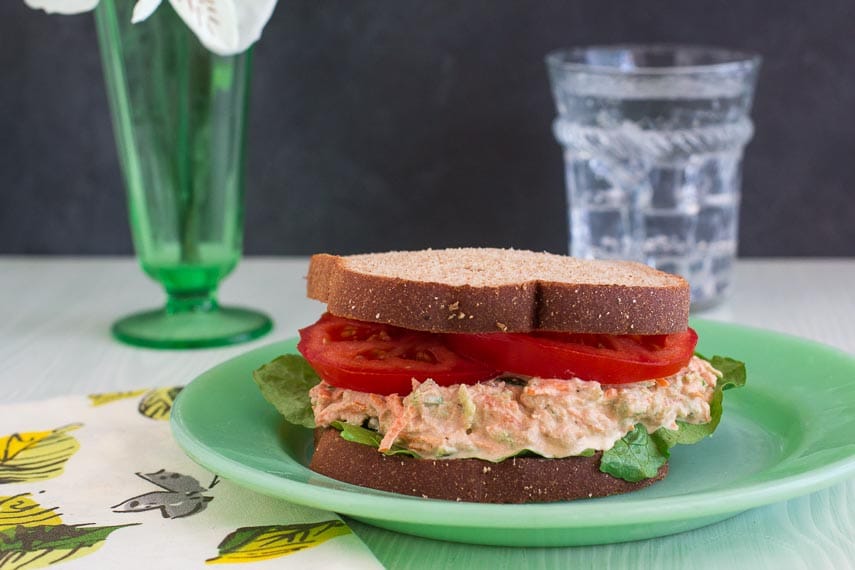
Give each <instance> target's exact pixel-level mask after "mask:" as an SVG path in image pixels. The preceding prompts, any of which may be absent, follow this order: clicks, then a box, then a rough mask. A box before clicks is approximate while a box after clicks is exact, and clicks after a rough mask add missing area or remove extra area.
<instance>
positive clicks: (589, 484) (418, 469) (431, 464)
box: [309, 428, 668, 503]
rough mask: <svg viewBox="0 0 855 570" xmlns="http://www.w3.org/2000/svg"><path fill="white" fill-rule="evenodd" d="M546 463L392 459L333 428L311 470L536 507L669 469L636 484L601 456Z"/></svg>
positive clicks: (442, 495) (319, 433)
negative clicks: (607, 468) (605, 467)
mask: <svg viewBox="0 0 855 570" xmlns="http://www.w3.org/2000/svg"><path fill="white" fill-rule="evenodd" d="M601 455H602V453H596V454H594V455H592V456H590V457H567V458H565V459H544V458H541V457H516V458H511V459H506V460H505V461H502V462H501V463H490V462H488V461H482V460H480V459H453V460H433V459H415V458H412V457H404V456H399V455H396V456H387V455H383V454H382V453H379V452H378V451H377V450H376V449H374V448H372V447H369V446H367V445H363V444H361V443H353V442H349V441H346V440H345V439H343V438H342V437H341V436H340V435H339V432H338V431H337V430H335V429H332V428H326V429H318V430H316V445H315V452H314V454H313V455H312V460H311V462H310V464H309V468H310V469H312V470H313V471H315V472H317V473H321V474H322V475H326V476H327V477H332V478H333V479H338V480H339V481H344V482H346V483H351V484H353V485H359V486H362V487H370V488H372V489H380V490H381V491H390V492H392V493H401V494H404V495H415V496H418V497H425V498H432V499H446V500H449V501H467V502H477V503H536V502H552V501H570V500H573V499H587V498H590V497H605V496H607V495H617V494H620V493H629V492H630V491H636V490H638V489H641V488H644V487H647V486H649V485H651V484H653V483H655V482H656V481H659V480H660V479H662V478H663V477H665V475H666V474H667V473H668V465H667V464H665V465H663V466H662V467H661V468H660V469H659V472H658V474H657V475H656V476H655V477H653V478H651V479H644V480H642V481H639V482H637V483H630V482H629V481H624V480H623V479H618V478H616V477H612V476H611V475H609V474H607V473H603V472H602V471H600V469H599V466H600V457H601Z"/></svg>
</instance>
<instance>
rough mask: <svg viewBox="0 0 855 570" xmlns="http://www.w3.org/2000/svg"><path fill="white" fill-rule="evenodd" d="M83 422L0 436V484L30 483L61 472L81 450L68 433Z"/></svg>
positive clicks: (75, 440) (49, 477)
mask: <svg viewBox="0 0 855 570" xmlns="http://www.w3.org/2000/svg"><path fill="white" fill-rule="evenodd" d="M81 426H82V424H71V425H67V426H63V427H59V428H56V429H54V430H48V431H33V432H22V433H13V434H12V435H7V436H0V485H2V484H3V483H25V482H26V483H32V482H34V481H44V480H46V479H52V478H54V477H57V476H59V475H62V471H63V469H64V468H65V462H66V461H68V459H69V458H70V457H71V456H72V455H74V453H75V452H76V451H77V450H78V449H80V444H79V443H77V439H75V438H74V436H72V435H70V434H69V432H70V431H72V430H75V429H77V428H79V427H81Z"/></svg>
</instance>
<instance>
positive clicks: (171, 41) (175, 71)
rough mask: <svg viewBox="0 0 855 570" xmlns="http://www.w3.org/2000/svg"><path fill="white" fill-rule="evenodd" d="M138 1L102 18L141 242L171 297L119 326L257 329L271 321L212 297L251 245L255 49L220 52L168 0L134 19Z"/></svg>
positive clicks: (108, 8) (140, 340)
mask: <svg viewBox="0 0 855 570" xmlns="http://www.w3.org/2000/svg"><path fill="white" fill-rule="evenodd" d="M133 5H134V2H130V1H127V0H101V1H100V2H99V4H98V8H97V9H96V11H95V19H96V24H97V29H98V41H99V45H100V48H101V58H102V63H103V68H104V76H105V79H106V84H107V93H108V98H109V101H110V109H111V112H112V119H113V128H114V131H115V137H116V144H117V147H118V154H119V160H120V163H121V168H122V173H123V175H124V180H125V188H126V191H127V197H128V210H129V217H130V222H131V233H132V236H133V241H134V248H135V250H136V254H137V257H138V259H139V262H140V264H141V265H142V268H143V270H144V271H145V273H146V274H148V275H149V276H150V277H152V278H153V279H155V280H156V281H158V282H160V283H161V284H162V285H163V287H164V288H165V289H166V294H167V301H166V305H165V307H163V308H161V309H156V310H151V311H146V312H142V313H137V314H133V315H130V316H128V317H125V318H123V319H121V320H119V321H117V322H116V323H114V325H113V329H112V331H113V335H114V336H115V337H116V338H118V339H119V340H121V341H123V342H126V343H129V344H133V345H138V346H147V347H153V348H199V347H210V346H223V345H228V344H234V343H238V342H243V341H247V340H251V339H254V338H257V337H259V336H261V335H263V334H265V333H267V332H268V331H269V330H270V329H271V328H272V323H271V321H270V319H269V318H268V317H267V316H266V315H264V314H262V313H259V312H257V311H253V310H248V309H242V308H229V307H223V306H220V305H219V304H218V302H217V296H216V293H217V287H218V285H219V283H220V281H221V280H222V279H223V278H224V277H226V276H227V275H228V274H229V273H230V272H231V271H232V270H233V269H234V268H235V266H236V265H237V263H238V260H239V259H240V256H241V249H242V243H243V189H244V163H245V148H246V118H247V110H248V103H249V85H250V76H251V58H252V54H251V52H250V51H247V52H245V53H242V54H239V55H235V56H230V57H221V56H217V55H214V54H212V53H211V52H209V51H208V50H207V49H206V48H205V47H203V46H202V45H201V44H200V43H199V40H198V39H197V38H196V36H194V35H193V33H192V32H191V31H190V29H189V28H188V27H187V25H186V24H185V23H184V22H183V21H182V20H181V19H180V18H179V17H178V16H177V15H176V13H175V11H174V10H173V9H172V7H171V6H170V5H169V3H167V2H164V3H163V4H161V6H160V7H159V8H158V9H157V11H156V12H155V13H154V14H153V15H152V16H151V17H149V18H148V19H147V20H146V21H144V22H142V23H140V24H131V12H132V9H133Z"/></svg>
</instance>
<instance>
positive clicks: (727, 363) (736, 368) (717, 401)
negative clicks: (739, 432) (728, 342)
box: [653, 355, 747, 449]
mask: <svg viewBox="0 0 855 570" xmlns="http://www.w3.org/2000/svg"><path fill="white" fill-rule="evenodd" d="M698 356H699V357H700V358H703V359H704V360H706V361H707V362H709V363H710V364H712V366H713V368H715V369H716V370H718V371H719V372H721V373H722V376H721V378H719V379H718V382H716V385H715V392H713V397H712V400H710V421H709V422H707V423H705V424H688V423H685V422H677V425H678V426H679V428H678V429H676V430H669V429H665V428H660V429H658V430H656V432H655V433H654V434H653V438H654V439H656V440H657V443H659V444H660V445H661V446H665V447H666V448H669V449H670V448H671V447H674V446H675V445H677V444H680V445H691V444H693V443H698V442H699V441H701V440H702V439H704V438H705V437H709V436H710V435H712V433H713V432H714V431H715V430H716V428H717V427H718V424H719V423H720V422H721V415H722V412H723V406H722V401H723V399H724V393H723V392H724V390H730V389H731V388H740V387H742V386H745V381H746V378H747V374H746V372H745V363H743V362H740V361H738V360H734V359H732V358H727V357H726V356H713V357H712V358H710V359H708V358H704V357H703V356H700V355H698Z"/></svg>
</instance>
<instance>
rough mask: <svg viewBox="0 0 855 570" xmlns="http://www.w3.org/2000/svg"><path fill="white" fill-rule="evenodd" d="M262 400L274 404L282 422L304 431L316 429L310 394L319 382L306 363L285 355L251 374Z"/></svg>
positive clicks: (299, 358) (303, 360) (296, 355)
mask: <svg viewBox="0 0 855 570" xmlns="http://www.w3.org/2000/svg"><path fill="white" fill-rule="evenodd" d="M252 378H253V380H255V383H256V384H258V387H259V389H260V390H261V394H262V395H263V396H264V399H265V400H267V401H268V402H270V403H271V404H273V407H275V408H276V409H277V410H279V413H280V414H282V415H283V416H284V417H285V421H287V422H289V423H292V424H295V425H298V426H303V427H307V428H314V427H315V416H314V414H313V413H312V402H311V401H310V400H309V390H311V389H312V388H313V387H314V386H315V385H316V384H319V383H320V381H321V379H320V378H319V377H318V375H317V373H316V372H315V371H314V370H312V367H311V366H309V363H308V362H306V359H305V358H303V357H302V356H300V355H298V354H285V355H283V356H280V357H279V358H277V359H276V360H273V361H271V362H268V363H267V364H265V365H264V366H262V367H261V368H259V369H258V370H256V371H254V372H253V373H252Z"/></svg>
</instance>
